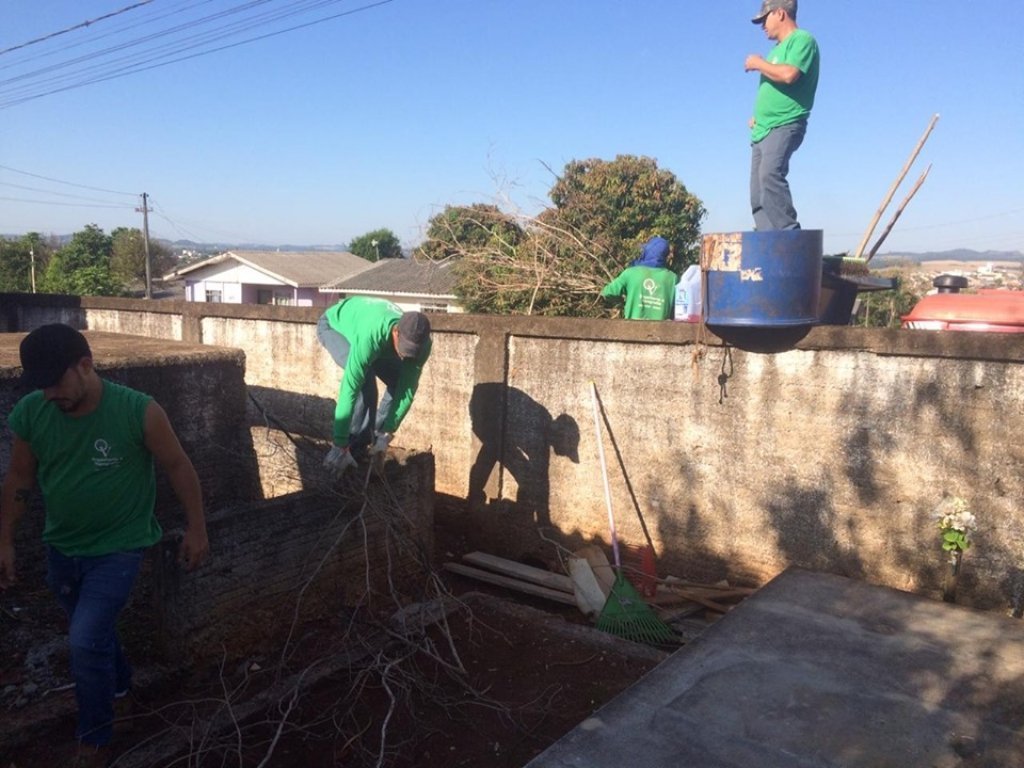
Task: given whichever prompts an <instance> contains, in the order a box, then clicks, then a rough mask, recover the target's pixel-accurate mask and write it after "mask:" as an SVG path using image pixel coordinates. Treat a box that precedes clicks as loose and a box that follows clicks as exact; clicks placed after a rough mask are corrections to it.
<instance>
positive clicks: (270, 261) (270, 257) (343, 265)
mask: <svg viewBox="0 0 1024 768" xmlns="http://www.w3.org/2000/svg"><path fill="white" fill-rule="evenodd" d="M227 261H237V262H239V263H241V264H245V265H246V266H249V267H252V268H253V269H258V270H259V271H261V272H265V273H267V274H268V275H271V276H272V277H275V278H277V279H278V280H280V281H281V282H282V283H285V284H286V285H291V286H293V287H295V288H317V287H319V286H321V285H323V284H324V283H325V282H328V281H331V280H339V279H345V278H348V277H351V276H352V275H355V274H357V273H359V272H362V271H363V270H366V269H369V268H371V267H373V266H374V264H373V262H369V261H367V260H366V259H363V258H360V257H359V256H356V255H355V254H354V253H349V252H348V251H227V252H225V253H221V254H218V255H216V256H212V257H211V258H209V259H203V260H202V261H197V262H196V263H195V264H189V265H188V266H187V267H182V268H180V269H177V270H175V271H174V272H173V273H171V275H168V276H167V278H171V277H183V276H185V275H187V274H190V273H193V272H197V271H199V270H201V269H205V268H207V267H212V266H216V265H218V264H223V263H224V262H227Z"/></svg>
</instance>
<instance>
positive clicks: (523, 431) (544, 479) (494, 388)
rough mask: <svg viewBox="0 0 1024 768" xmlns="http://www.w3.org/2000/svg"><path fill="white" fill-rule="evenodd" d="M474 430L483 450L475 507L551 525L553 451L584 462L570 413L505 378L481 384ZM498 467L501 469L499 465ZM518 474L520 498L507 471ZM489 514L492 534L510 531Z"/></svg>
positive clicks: (472, 485) (474, 478)
mask: <svg viewBox="0 0 1024 768" xmlns="http://www.w3.org/2000/svg"><path fill="white" fill-rule="evenodd" d="M469 416H470V421H471V422H472V425H473V434H474V435H476V437H477V439H478V440H479V441H480V450H479V452H478V453H477V456H476V460H475V461H474V462H473V466H472V467H471V469H470V472H469V509H470V512H471V513H472V514H474V515H475V514H479V513H481V512H483V511H484V510H488V511H490V512H496V513H501V514H504V515H508V516H509V519H508V520H507V521H505V522H508V523H510V524H511V526H512V527H513V528H518V527H519V526H524V527H528V528H530V529H531V530H536V528H537V527H538V526H547V525H550V522H551V515H550V509H549V501H550V493H551V481H550V478H549V473H550V468H551V456H552V454H554V455H555V456H559V457H564V458H567V459H569V460H570V461H571V462H573V463H574V464H578V463H579V460H580V459H579V443H580V430H579V425H577V423H576V420H575V419H573V418H572V417H571V416H569V415H568V414H565V413H563V414H561V415H560V416H558V417H557V418H552V417H551V413H550V412H549V411H548V409H547V408H545V407H544V406H543V405H541V404H540V403H538V402H537V401H536V400H534V399H533V398H532V397H530V396H529V395H527V394H526V393H525V392H523V391H521V390H519V389H516V388H515V387H509V386H508V385H506V384H504V383H501V382H494V383H484V384H477V385H476V386H475V387H474V388H473V394H472V396H471V397H470V401H469ZM495 470H497V471H495ZM506 472H507V473H508V474H509V475H511V476H512V479H513V480H515V485H516V488H517V490H516V492H515V499H514V500H512V499H509V498H506V493H507V492H508V486H507V484H506V483H505V473H506ZM497 522H498V521H497V520H495V519H493V518H492V519H489V520H488V521H487V523H488V527H489V528H493V529H495V530H493V531H492V535H496V534H498V533H499V530H500V531H501V532H503V533H505V534H507V533H510V532H511V531H509V529H508V528H506V526H505V525H502V526H501V528H500V529H498V528H497V526H496V525H495V524H496V523H497Z"/></svg>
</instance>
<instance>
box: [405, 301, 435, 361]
mask: <svg viewBox="0 0 1024 768" xmlns="http://www.w3.org/2000/svg"><path fill="white" fill-rule="evenodd" d="M429 340H430V321H429V320H427V316H426V315H424V314H423V313H422V312H403V313H402V316H401V317H400V318H399V319H398V354H399V355H401V356H402V357H419V354H420V349H422V348H423V345H424V344H425V343H426V342H427V341H429Z"/></svg>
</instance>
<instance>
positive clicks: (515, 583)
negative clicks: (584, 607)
mask: <svg viewBox="0 0 1024 768" xmlns="http://www.w3.org/2000/svg"><path fill="white" fill-rule="evenodd" d="M444 569H445V570H446V571H451V572H452V573H457V574H459V575H460V576H468V577H469V578H471V579H476V580H477V581H485V582H487V583H488V584H496V585H497V586H499V587H506V588H508V589H514V590H516V591H518V592H525V593H526V594H528V595H534V596H535V597H543V598H545V599H547V600H554V601H555V602H556V603H562V604H564V605H571V606H573V607H576V598H575V597H573V596H572V595H571V594H566V593H565V592H560V591H559V590H557V589H548V588H547V587H541V586H538V585H536V584H531V583H530V582H528V581H519V580H518V579H510V578H508V577H507V576H502V575H500V574H497V573H493V572H491V571H483V570H480V569H479V568H471V567H470V566H468V565H462V563H445V564H444Z"/></svg>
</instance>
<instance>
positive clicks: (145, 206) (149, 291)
mask: <svg viewBox="0 0 1024 768" xmlns="http://www.w3.org/2000/svg"><path fill="white" fill-rule="evenodd" d="M135 210H136V211H142V246H143V247H144V248H145V249H146V298H147V299H152V298H153V278H152V275H151V274H150V263H149V195H147V194H146V193H145V192H143V193H142V207H141V208H136V209H135Z"/></svg>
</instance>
